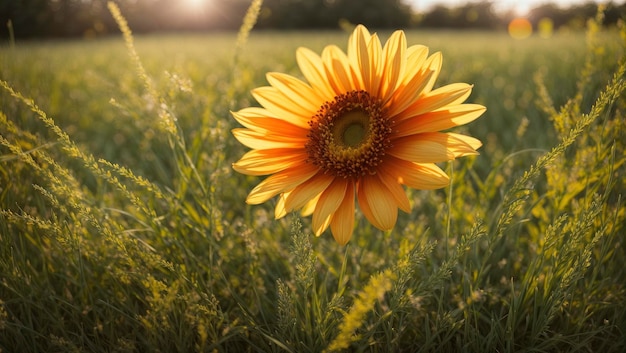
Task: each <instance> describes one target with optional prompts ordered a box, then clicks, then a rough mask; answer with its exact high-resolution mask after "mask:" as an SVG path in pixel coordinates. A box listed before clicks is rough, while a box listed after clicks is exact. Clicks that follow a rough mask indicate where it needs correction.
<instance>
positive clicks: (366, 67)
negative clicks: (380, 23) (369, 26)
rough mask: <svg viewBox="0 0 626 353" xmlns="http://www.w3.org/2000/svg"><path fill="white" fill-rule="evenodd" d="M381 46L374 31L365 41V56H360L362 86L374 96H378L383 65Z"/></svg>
mask: <svg viewBox="0 0 626 353" xmlns="http://www.w3.org/2000/svg"><path fill="white" fill-rule="evenodd" d="M382 52H383V51H382V46H381V44H380V38H378V35H377V34H376V33H374V34H372V36H371V37H370V41H369V42H368V43H367V53H368V55H367V57H368V59H367V60H366V58H362V59H363V61H362V62H361V63H360V68H361V71H362V72H363V85H364V86H363V87H364V89H365V90H366V91H367V92H368V93H369V94H370V95H371V96H374V97H378V96H379V93H380V92H379V91H380V83H381V81H382V74H383V70H382V69H383V66H382V64H381V62H382V59H383V54H382Z"/></svg>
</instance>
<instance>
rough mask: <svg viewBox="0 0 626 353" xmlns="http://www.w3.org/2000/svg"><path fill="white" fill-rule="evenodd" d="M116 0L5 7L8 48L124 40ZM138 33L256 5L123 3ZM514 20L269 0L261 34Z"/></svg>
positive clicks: (385, 3)
mask: <svg viewBox="0 0 626 353" xmlns="http://www.w3.org/2000/svg"><path fill="white" fill-rule="evenodd" d="M107 2H108V0H0V25H1V26H2V27H1V28H0V42H1V41H4V40H6V39H7V38H9V37H10V36H14V37H15V38H41V37H47V38H55V37H76V36H83V37H98V36H105V35H109V34H112V33H117V26H116V25H115V22H114V21H113V19H112V17H111V15H110V14H109V12H108V9H107V5H106V4H107ZM116 3H117V4H118V5H119V6H120V8H121V10H122V13H123V14H124V16H125V17H126V18H127V20H128V22H129V25H130V26H131V28H132V29H133V31H134V32H137V33H146V32H155V31H209V30H235V29H237V28H238V27H239V25H240V24H241V20H242V18H243V15H244V14H245V11H246V9H247V8H248V6H249V4H250V0H209V1H205V2H196V5H195V6H192V5H193V3H192V2H191V1H185V0H117V1H116ZM596 11H597V5H596V4H595V3H593V2H589V3H585V4H582V5H575V6H571V7H569V8H559V7H558V6H556V5H554V4H551V3H546V4H543V5H541V6H538V7H537V8H534V9H532V10H531V11H530V13H529V14H528V16H527V17H528V19H529V20H530V21H531V23H533V24H536V23H538V22H539V21H540V20H541V19H544V18H549V19H550V20H552V23H553V25H554V28H555V29H557V28H559V27H562V26H581V25H582V24H584V23H585V21H586V19H587V18H590V17H593V16H594V15H595V13H596ZM625 16H626V2H622V3H621V4H618V3H614V2H610V3H608V4H607V5H606V11H605V24H606V25H615V24H616V23H617V22H618V21H619V20H620V18H621V19H624V18H625ZM513 17H514V14H513V13H498V12H497V11H495V9H494V3H493V2H492V1H480V2H469V3H467V4H464V5H461V6H457V7H447V6H443V5H438V6H435V7H433V8H432V9H430V10H428V11H425V12H422V13H416V12H415V11H413V10H412V8H411V7H410V6H409V5H408V4H407V3H406V2H405V1H404V0H265V1H264V2H263V7H262V10H261V13H260V15H259V19H258V23H257V28H260V29H334V28H338V27H340V26H341V24H346V23H362V24H365V25H366V26H368V27H370V28H378V29H385V28H390V29H391V28H454V29H472V28H479V29H500V28H506V26H507V24H508V23H509V21H510V20H511V19H512V18H513Z"/></svg>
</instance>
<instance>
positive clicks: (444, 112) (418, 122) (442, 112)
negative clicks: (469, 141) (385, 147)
mask: <svg viewBox="0 0 626 353" xmlns="http://www.w3.org/2000/svg"><path fill="white" fill-rule="evenodd" d="M485 110H486V108H485V107H484V106H482V105H479V104H459V105H453V106H448V107H445V108H443V109H439V110H436V111H433V112H428V113H425V114H421V115H418V116H414V117H411V118H407V119H405V120H403V121H401V122H399V123H397V124H396V127H395V129H396V133H395V135H396V136H398V137H400V136H407V135H414V134H418V133H421V132H434V131H441V130H445V129H449V128H451V127H455V126H459V125H464V124H467V123H469V122H471V121H474V120H475V119H476V118H478V117H479V116H480V115H481V114H482V113H484V112H485Z"/></svg>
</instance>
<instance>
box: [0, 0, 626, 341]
mask: <svg viewBox="0 0 626 353" xmlns="http://www.w3.org/2000/svg"><path fill="white" fill-rule="evenodd" d="M259 4H260V1H255V2H254V3H253V6H251V7H250V9H249V12H248V16H247V17H246V21H245V23H244V25H243V26H242V31H241V33H240V34H239V36H235V35H230V34H220V35H214V36H212V37H210V38H207V37H203V36H189V35H187V36H174V37H168V36H164V35H163V36H157V37H134V36H133V35H132V34H131V32H130V28H128V27H127V26H126V25H125V24H124V19H123V17H122V15H121V13H120V12H119V11H118V10H117V9H116V7H115V6H113V5H111V11H112V13H113V14H114V17H115V18H116V20H117V21H118V23H119V26H120V29H121V30H122V33H123V36H124V41H120V40H118V39H115V40H114V39H110V40H105V41H100V42H59V43H55V44H54V45H52V44H48V43H28V44H18V45H16V46H15V48H10V49H9V48H1V49H0V59H1V60H0V75H2V77H1V79H2V80H1V81H0V86H2V94H0V273H2V276H1V277H0V350H2V351H3V352H5V351H6V352H13V351H16V350H18V348H16V347H19V351H20V352H38V351H45V352H49V351H64V352H65V351H72V352H83V351H85V352H112V351H115V352H132V351H142V352H143V351H153V352H172V351H182V352H190V351H198V352H205V351H206V352H222V351H225V352H228V351H263V352H268V351H270V352H273V351H275V352H283V351H287V352H319V351H328V352H330V351H345V350H347V351H410V352H419V351H437V352H439V351H443V352H458V351H467V352H483V351H487V352H493V351H499V352H513V351H538V352H539V351H541V352H561V351H605V352H621V351H623V350H624V348H626V347H625V346H626V344H625V342H624V339H623V336H624V332H626V287H625V285H624V283H626V271H625V269H624V266H623V263H624V262H625V261H626V251H625V250H624V243H623V241H624V236H623V234H624V231H625V230H624V224H626V223H625V217H626V207H625V206H624V202H623V193H624V191H626V179H625V178H624V177H623V176H624V173H625V168H626V153H625V149H624V147H625V146H624V142H625V141H626V138H625V137H626V136H624V132H625V131H626V126H624V124H626V119H625V116H624V111H625V109H626V98H625V97H626V94H625V92H626V77H625V70H626V60H625V59H624V48H625V47H626V41H624V39H626V29H624V28H622V31H621V33H620V34H619V35H618V34H617V33H615V32H605V31H601V30H600V29H599V26H598V23H599V22H600V21H601V20H602V19H601V16H598V18H596V19H595V20H594V21H591V22H590V23H589V25H588V30H587V37H586V40H583V38H584V35H583V34H581V33H570V34H561V35H556V36H555V37H553V38H551V39H549V40H547V41H546V40H544V39H540V38H530V39H527V40H526V41H524V42H521V41H514V40H512V39H510V38H506V37H503V36H501V35H498V34H485V33H470V34H467V33H463V34H461V33H452V32H450V33H438V34H432V33H425V32H410V33H408V35H409V43H418V42H420V43H424V44H427V45H429V46H430V47H431V50H433V51H435V50H441V51H442V52H443V53H444V57H445V60H446V62H445V63H444V69H443V70H444V72H443V73H442V75H441V77H440V82H439V83H440V84H445V83H447V82H457V81H460V82H470V83H473V84H475V87H474V94H473V96H472V98H470V100H472V101H474V102H478V103H481V104H484V105H485V106H487V108H488V111H487V113H486V114H485V116H484V117H482V118H481V119H479V120H478V121H477V122H476V123H474V124H472V125H470V126H469V127H467V128H466V129H468V130H469V131H470V133H471V134H472V135H473V136H477V137H478V138H480V139H481V140H482V141H483V142H484V143H485V147H484V148H483V149H482V150H481V153H482V154H481V155H480V156H477V157H473V158H466V159H463V160H461V161H455V162H452V163H450V164H449V165H448V171H449V173H450V174H451V177H452V181H453V182H452V186H451V187H450V188H447V189H445V190H439V191H428V192H426V191H416V190H410V191H408V192H409V196H410V198H411V200H412V203H413V205H414V211H413V212H412V213H411V214H401V215H399V220H398V224H397V225H396V227H395V229H394V230H393V231H391V232H388V233H383V232H380V231H378V230H376V229H374V228H372V227H370V226H369V225H367V224H366V222H364V221H363V218H362V216H361V215H360V214H357V230H356V231H355V234H354V236H353V239H352V240H351V242H350V243H349V244H348V245H347V246H346V247H341V246H339V245H337V244H336V243H335V242H334V240H333V239H332V237H331V236H330V235H328V234H324V235H322V236H321V237H320V238H315V237H313V236H312V235H311V232H310V221H309V220H308V219H300V218H298V217H297V216H295V215H293V216H291V217H286V218H287V220H280V221H275V220H273V210H272V208H273V205H271V204H270V205H261V206H254V207H250V206H247V205H245V203H244V200H245V197H246V194H247V192H248V191H249V190H250V189H251V188H252V186H253V185H255V184H256V183H257V182H258V178H254V177H247V176H243V175H239V174H237V173H234V172H233V171H232V170H231V168H230V165H229V164H230V163H231V162H233V161H235V160H236V159H237V158H238V157H240V156H241V155H242V154H243V153H244V149H243V148H242V147H241V146H240V145H239V144H238V143H236V141H234V139H233V138H232V136H231V135H230V133H229V130H230V129H231V128H233V127H234V126H235V123H234V121H233V119H231V118H230V117H229V110H230V109H234V108H236V107H243V106H248V105H253V104H254V102H252V100H251V97H250V95H249V93H248V92H249V90H250V89H251V88H253V87H256V86H259V85H262V84H263V82H264V81H263V74H264V73H265V72H267V71H282V72H287V73H291V74H294V75H299V74H298V72H297V68H296V66H295V61H294V54H293V53H294V49H295V48H296V47H297V46H300V45H306V46H308V47H311V48H312V49H314V50H319V49H320V48H321V47H322V46H324V45H326V44H329V43H333V42H336V43H341V42H345V39H346V38H345V34H341V33H330V32H327V33H315V34H313V33H280V34H279V33H260V34H253V35H252V36H250V37H249V38H248V35H249V34H250V33H249V31H250V29H251V28H252V26H253V24H254V21H255V20H256V16H257V15H258V11H259ZM426 34H428V35H426ZM381 35H383V36H384V35H385V33H382V34H381ZM485 36H489V38H487V39H486V38H485ZM620 40H621V41H620ZM486 41H489V42H492V43H498V44H499V45H493V46H490V47H489V48H485V47H484V46H482V45H480V43H484V42H486ZM583 43H587V44H586V47H585V44H583ZM124 44H125V45H124ZM170 50H171V52H169V51H170ZM164 51H168V52H166V53H165V54H164ZM563 53H568V54H567V55H564V54H563ZM44 54H45V55H44ZM533 78H534V79H533ZM22 92H27V93H22Z"/></svg>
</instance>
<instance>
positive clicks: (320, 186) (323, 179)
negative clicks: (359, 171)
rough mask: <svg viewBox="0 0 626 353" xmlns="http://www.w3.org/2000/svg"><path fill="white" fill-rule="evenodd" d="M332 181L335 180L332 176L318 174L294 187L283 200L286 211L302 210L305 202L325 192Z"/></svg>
mask: <svg viewBox="0 0 626 353" xmlns="http://www.w3.org/2000/svg"><path fill="white" fill-rule="evenodd" d="M333 180H335V177H334V176H331V175H328V174H324V173H318V175H316V176H314V177H312V178H311V179H309V180H307V181H305V182H304V183H302V184H300V185H298V186H296V187H295V188H294V189H293V190H292V191H291V192H290V193H289V196H288V197H287V198H286V200H285V207H286V208H287V211H291V210H297V209H299V208H302V207H303V206H304V205H306V203H307V202H309V201H310V200H312V199H314V198H315V197H316V196H317V195H319V194H321V193H322V192H323V191H324V190H326V188H327V187H328V185H330V183H332V182H333Z"/></svg>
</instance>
